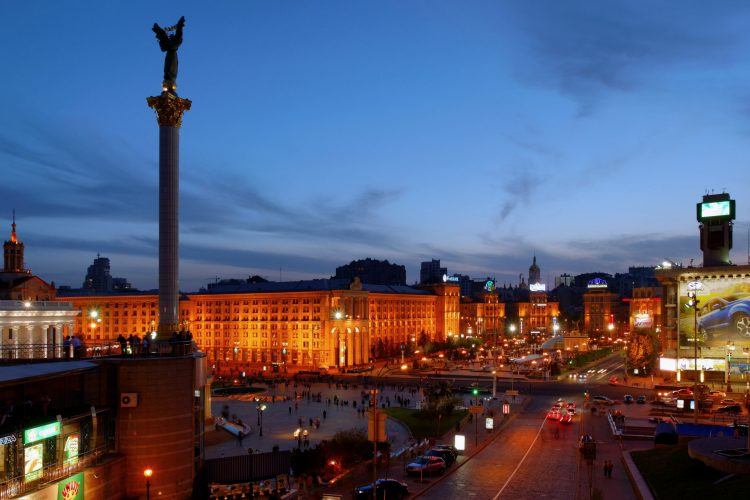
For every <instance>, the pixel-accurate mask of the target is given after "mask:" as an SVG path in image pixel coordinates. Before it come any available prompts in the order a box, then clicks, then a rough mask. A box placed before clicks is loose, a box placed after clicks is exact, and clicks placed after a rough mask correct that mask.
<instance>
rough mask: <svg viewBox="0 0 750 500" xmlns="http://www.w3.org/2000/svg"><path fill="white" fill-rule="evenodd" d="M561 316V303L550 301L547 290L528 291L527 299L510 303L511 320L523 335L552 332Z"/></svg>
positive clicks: (509, 315)
mask: <svg viewBox="0 0 750 500" xmlns="http://www.w3.org/2000/svg"><path fill="white" fill-rule="evenodd" d="M559 316H560V307H559V304H558V303H557V302H553V301H550V300H549V297H548V296H547V292H541V291H540V292H528V299H527V300H521V301H518V302H511V303H508V317H509V320H510V321H513V324H514V326H516V328H517V330H516V331H517V332H518V333H520V334H523V335H526V334H535V335H539V334H546V333H551V332H552V330H553V327H554V324H555V322H556V321H557V318H558V317H559Z"/></svg>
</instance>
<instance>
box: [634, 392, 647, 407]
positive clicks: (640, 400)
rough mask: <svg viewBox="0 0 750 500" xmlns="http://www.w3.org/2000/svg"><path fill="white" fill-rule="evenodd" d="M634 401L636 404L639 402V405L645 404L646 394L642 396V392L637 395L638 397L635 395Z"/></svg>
mask: <svg viewBox="0 0 750 500" xmlns="http://www.w3.org/2000/svg"><path fill="white" fill-rule="evenodd" d="M635 402H636V403H637V404H639V405H645V404H646V396H644V395H643V394H641V395H640V396H638V397H637V398H636V399H635Z"/></svg>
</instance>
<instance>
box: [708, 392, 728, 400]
mask: <svg viewBox="0 0 750 500" xmlns="http://www.w3.org/2000/svg"><path fill="white" fill-rule="evenodd" d="M706 396H708V397H709V398H711V399H724V398H726V397H727V393H726V392H721V391H709V392H708V394H706Z"/></svg>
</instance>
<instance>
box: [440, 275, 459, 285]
mask: <svg viewBox="0 0 750 500" xmlns="http://www.w3.org/2000/svg"><path fill="white" fill-rule="evenodd" d="M458 281H459V278H458V276H448V275H447V274H444V275H443V283H448V282H451V283H458Z"/></svg>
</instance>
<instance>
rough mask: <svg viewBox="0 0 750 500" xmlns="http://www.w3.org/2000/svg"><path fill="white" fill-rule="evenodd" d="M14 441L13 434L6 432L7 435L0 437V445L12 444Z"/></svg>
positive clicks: (14, 436)
mask: <svg viewBox="0 0 750 500" xmlns="http://www.w3.org/2000/svg"><path fill="white" fill-rule="evenodd" d="M15 442H16V435H15V434H8V435H7V436H3V437H0V446H5V445H6V444H13V443H15Z"/></svg>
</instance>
